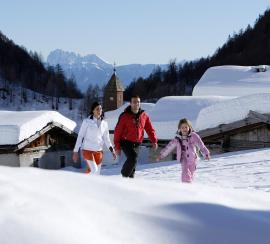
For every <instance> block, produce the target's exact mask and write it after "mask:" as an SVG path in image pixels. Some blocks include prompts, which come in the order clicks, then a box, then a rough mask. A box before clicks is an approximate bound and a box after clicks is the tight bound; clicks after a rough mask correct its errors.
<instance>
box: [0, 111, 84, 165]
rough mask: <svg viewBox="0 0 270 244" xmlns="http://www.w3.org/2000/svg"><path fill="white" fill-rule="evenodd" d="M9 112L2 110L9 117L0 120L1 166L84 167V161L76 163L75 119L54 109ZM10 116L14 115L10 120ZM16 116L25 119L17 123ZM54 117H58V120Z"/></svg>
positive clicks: (0, 113)
mask: <svg viewBox="0 0 270 244" xmlns="http://www.w3.org/2000/svg"><path fill="white" fill-rule="evenodd" d="M5 112H7V113H8V114H7V113H4V114H3V113H2V112H0V115H1V116H4V117H5V118H4V119H3V121H0V122H1V124H0V136H1V139H0V165H6V166H14V167H23V166H32V167H38V168H44V169H60V168H63V167H67V166H75V167H80V163H78V164H76V165H74V164H73V162H72V152H73V148H74V145H75V142H76V137H77V134H76V133H75V132H74V131H73V129H74V128H73V127H75V126H76V123H75V122H73V121H71V120H69V119H67V118H65V117H64V116H62V115H60V114H59V113H57V112H52V111H51V112H48V111H45V112H40V111H36V112H35V111H34V112H8V111H5ZM9 113H10V114H11V115H10V114H9ZM21 113H23V115H22V114H21ZM9 116H10V117H12V118H11V119H10V120H9V118H8V117H9ZM14 117H17V119H18V120H21V122H19V124H17V123H18V122H16V123H14V120H13V119H14ZM50 117H52V118H54V117H56V120H55V121H54V120H51V119H50ZM58 117H59V118H60V117H61V119H57V118H58ZM2 118H3V117H2ZM65 120H67V123H66V122H65ZM9 121H10V122H9ZM3 122H4V123H3ZM8 122H9V123H8ZM72 123H73V124H72ZM33 131H34V133H33ZM23 134H24V137H23V139H22V140H21V139H20V136H21V135H23Z"/></svg>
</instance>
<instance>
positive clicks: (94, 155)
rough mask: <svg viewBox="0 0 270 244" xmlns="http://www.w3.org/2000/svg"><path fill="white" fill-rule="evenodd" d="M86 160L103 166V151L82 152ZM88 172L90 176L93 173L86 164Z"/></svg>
mask: <svg viewBox="0 0 270 244" xmlns="http://www.w3.org/2000/svg"><path fill="white" fill-rule="evenodd" d="M82 153H83V158H84V160H91V161H94V162H95V163H96V164H97V165H101V162H102V159H103V151H96V152H95V151H89V150H82ZM86 165H87V166H86V171H85V173H87V174H89V173H90V172H91V170H90V168H89V167H88V164H86Z"/></svg>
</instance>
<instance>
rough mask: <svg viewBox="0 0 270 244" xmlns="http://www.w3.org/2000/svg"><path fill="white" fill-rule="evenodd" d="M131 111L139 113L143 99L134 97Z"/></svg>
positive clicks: (131, 102)
mask: <svg viewBox="0 0 270 244" xmlns="http://www.w3.org/2000/svg"><path fill="white" fill-rule="evenodd" d="M130 106H131V111H132V112H133V113H135V114H136V113H138V112H139V109H140V107H141V99H140V98H139V97H133V98H131V101H130Z"/></svg>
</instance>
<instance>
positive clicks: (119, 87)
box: [103, 64, 125, 111]
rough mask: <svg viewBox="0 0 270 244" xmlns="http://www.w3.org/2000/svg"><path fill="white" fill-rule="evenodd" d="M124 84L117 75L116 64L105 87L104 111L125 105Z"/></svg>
mask: <svg viewBox="0 0 270 244" xmlns="http://www.w3.org/2000/svg"><path fill="white" fill-rule="evenodd" d="M124 90H125V89H124V86H123V84H122V82H121V81H120V80H119V78H118V77H117V75H116V70H115V64H114V68H113V74H112V77H111V79H110V80H109V82H108V84H107V85H106V87H105V89H104V98H103V109H104V111H110V110H115V109H117V108H119V107H121V106H122V105H123V101H124Z"/></svg>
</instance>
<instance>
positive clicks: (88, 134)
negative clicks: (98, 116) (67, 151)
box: [73, 117, 112, 152]
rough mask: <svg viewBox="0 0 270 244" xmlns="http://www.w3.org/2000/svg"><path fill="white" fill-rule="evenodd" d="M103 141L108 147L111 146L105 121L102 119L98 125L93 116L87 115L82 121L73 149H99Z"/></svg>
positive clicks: (76, 150) (75, 150)
mask: <svg viewBox="0 0 270 244" xmlns="http://www.w3.org/2000/svg"><path fill="white" fill-rule="evenodd" d="M104 142H105V144H106V146H107V148H108V149H109V148H110V147H112V144H111V141H110V136H109V127H108V123H107V121H105V120H104V119H103V120H102V121H101V123H100V126H99V127H98V125H97V122H96V120H95V118H93V119H91V118H90V117H88V118H87V119H84V120H83V122H82V125H81V128H80V131H79V134H78V137H77V141H76V144H75V147H74V150H73V151H74V152H78V151H79V149H80V148H81V149H84V150H89V151H101V150H102V149H103V144H104Z"/></svg>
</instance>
